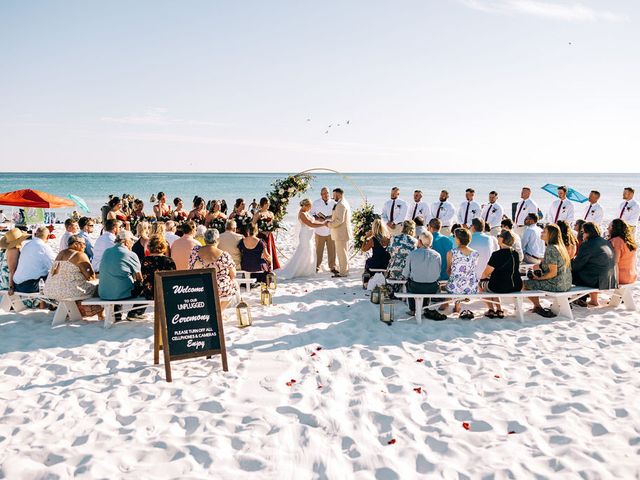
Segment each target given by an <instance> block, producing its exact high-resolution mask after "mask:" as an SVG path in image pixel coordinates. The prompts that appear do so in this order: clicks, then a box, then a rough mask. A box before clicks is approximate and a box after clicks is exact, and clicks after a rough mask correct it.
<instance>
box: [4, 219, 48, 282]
mask: <svg viewBox="0 0 640 480" xmlns="http://www.w3.org/2000/svg"><path fill="white" fill-rule="evenodd" d="M48 239H49V229H48V228H47V227H38V229H37V230H36V233H35V234H34V235H33V240H31V241H29V242H27V243H26V244H25V245H24V247H22V250H21V251H20V258H19V260H18V267H17V268H16V271H15V273H14V274H13V283H14V285H15V288H14V290H15V291H16V292H22V293H35V292H37V291H38V288H39V286H38V284H39V283H40V280H41V279H42V280H46V278H47V276H48V275H49V270H50V269H51V265H53V261H54V260H55V258H56V255H55V254H54V253H53V250H52V249H51V247H50V246H49V245H47V243H46V242H47V240H48Z"/></svg>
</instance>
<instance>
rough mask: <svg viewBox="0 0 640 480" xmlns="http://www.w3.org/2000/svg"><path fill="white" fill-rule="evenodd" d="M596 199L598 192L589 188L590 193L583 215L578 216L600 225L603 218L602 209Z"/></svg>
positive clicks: (597, 198) (598, 196) (598, 198)
mask: <svg viewBox="0 0 640 480" xmlns="http://www.w3.org/2000/svg"><path fill="white" fill-rule="evenodd" d="M598 200H600V192H598V191H597V190H591V193H589V203H588V204H587V208H585V211H584V215H582V216H581V217H578V218H581V219H582V220H584V221H585V222H593V223H595V224H596V225H602V221H603V220H604V210H603V209H602V206H601V205H600V204H599V203H598Z"/></svg>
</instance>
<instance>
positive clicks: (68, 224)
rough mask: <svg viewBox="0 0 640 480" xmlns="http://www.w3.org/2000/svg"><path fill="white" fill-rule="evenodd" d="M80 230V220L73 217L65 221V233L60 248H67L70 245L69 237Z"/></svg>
mask: <svg viewBox="0 0 640 480" xmlns="http://www.w3.org/2000/svg"><path fill="white" fill-rule="evenodd" d="M79 231H80V227H79V226H78V221H77V220H75V219H73V218H67V219H66V220H65V221H64V234H63V235H62V237H60V246H59V248H58V250H66V249H67V246H68V245H69V238H71V236H72V235H75V234H76V233H78V232H79Z"/></svg>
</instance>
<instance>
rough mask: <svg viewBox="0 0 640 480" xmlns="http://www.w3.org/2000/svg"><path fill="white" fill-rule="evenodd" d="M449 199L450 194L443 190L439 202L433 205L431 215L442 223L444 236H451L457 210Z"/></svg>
mask: <svg viewBox="0 0 640 480" xmlns="http://www.w3.org/2000/svg"><path fill="white" fill-rule="evenodd" d="M448 199H449V192H447V191H446V190H442V191H441V192H440V198H439V199H438V201H437V202H433V203H432V204H431V215H432V216H433V218H437V219H438V220H440V222H441V223H442V230H441V232H442V234H443V235H451V221H452V220H453V217H455V216H456V208H455V207H454V206H453V204H452V203H451V202H449V201H448Z"/></svg>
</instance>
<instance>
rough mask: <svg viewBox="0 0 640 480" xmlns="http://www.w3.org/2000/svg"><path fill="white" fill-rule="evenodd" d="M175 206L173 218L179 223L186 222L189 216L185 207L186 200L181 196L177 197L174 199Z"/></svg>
mask: <svg viewBox="0 0 640 480" xmlns="http://www.w3.org/2000/svg"><path fill="white" fill-rule="evenodd" d="M173 206H174V207H175V209H174V210H173V220H174V221H175V222H178V223H182V222H184V221H185V220H186V219H187V217H188V216H189V212H187V211H186V210H185V209H184V202H183V201H182V199H181V198H180V197H176V198H174V199H173Z"/></svg>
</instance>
